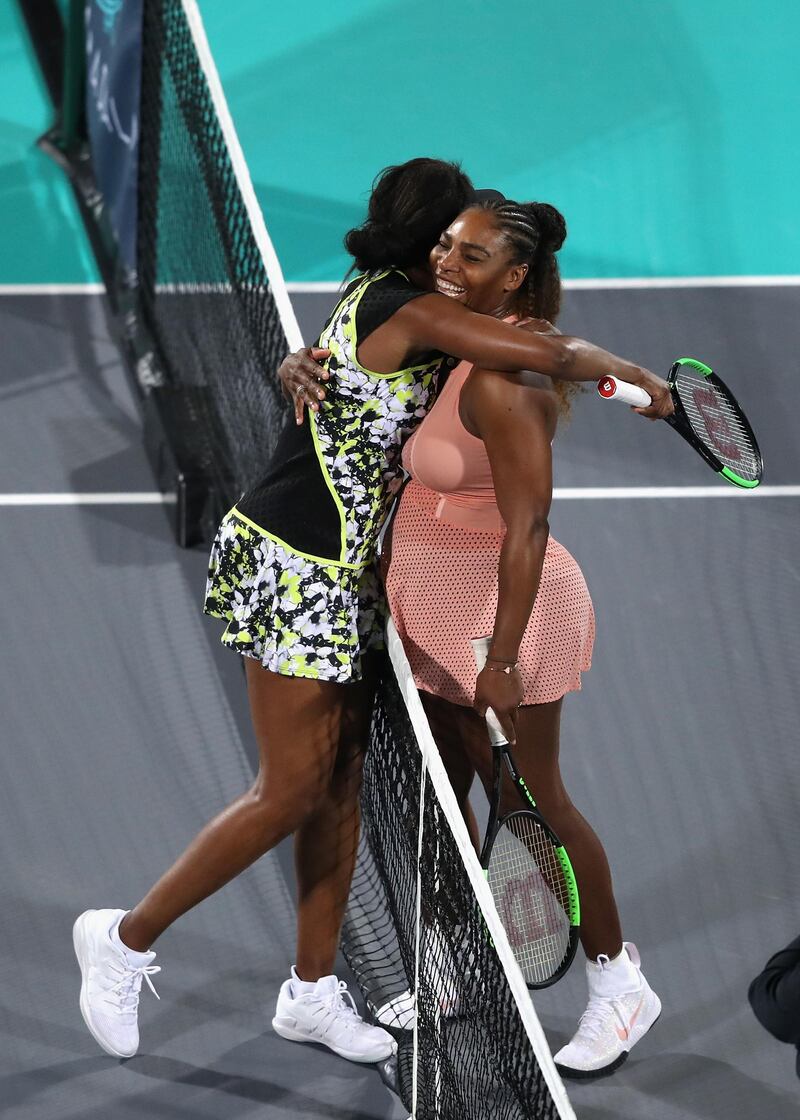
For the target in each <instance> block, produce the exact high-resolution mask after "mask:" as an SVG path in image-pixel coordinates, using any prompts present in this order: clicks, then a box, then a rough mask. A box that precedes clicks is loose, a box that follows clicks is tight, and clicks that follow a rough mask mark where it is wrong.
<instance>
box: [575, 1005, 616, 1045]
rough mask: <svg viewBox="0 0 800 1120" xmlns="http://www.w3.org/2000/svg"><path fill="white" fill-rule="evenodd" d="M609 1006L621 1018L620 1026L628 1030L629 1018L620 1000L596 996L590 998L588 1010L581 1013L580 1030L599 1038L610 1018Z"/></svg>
mask: <svg viewBox="0 0 800 1120" xmlns="http://www.w3.org/2000/svg"><path fill="white" fill-rule="evenodd" d="M609 1007H611V1009H612V1010H613V1011H614V1013H615V1014H616V1016H617V1018H618V1019H619V1022H620V1026H622V1027H623V1028H624V1029H625V1030H626V1031H627V1029H628V1019H627V1016H626V1015H625V1012H624V1010H623V1008H622V1004H621V1003H620V1002H619V1000H616V999H613V998H607V997H605V998H600V997H597V996H595V997H593V998H592V999H590V1000H589V1004H588V1006H587V1008H586V1010H585V1011H584V1013H583V1015H581V1019H580V1028H579V1029H580V1032H581V1033H582V1034H584V1035H586V1036H588V1038H590V1039H592V1040H594V1039H597V1038H599V1037H600V1035H601V1033H602V1030H603V1027H604V1026H605V1024H606V1022H607V1020H608V1009H609Z"/></svg>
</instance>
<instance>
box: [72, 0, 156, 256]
mask: <svg viewBox="0 0 800 1120" xmlns="http://www.w3.org/2000/svg"><path fill="white" fill-rule="evenodd" d="M142 4H143V0H87V3H86V8H85V18H86V123H87V129H88V134H89V145H90V148H91V153H92V164H93V168H94V175H95V180H96V182H97V185H98V187H99V188H100V191H101V192H102V195H103V199H104V201H105V205H106V211H107V214H108V217H109V220H110V223H111V227H112V229H113V231H114V235H115V237H116V240H117V246H118V248H119V255H120V258H121V260H122V262H123V264H124V265H125V266H126V267H127V268H129V269H131V270H133V269H135V268H136V217H137V215H136V177H137V167H138V155H139V89H140V85H141V62H142Z"/></svg>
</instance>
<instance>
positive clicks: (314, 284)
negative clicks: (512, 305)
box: [0, 275, 800, 296]
mask: <svg viewBox="0 0 800 1120" xmlns="http://www.w3.org/2000/svg"><path fill="white" fill-rule="evenodd" d="M563 284H564V287H565V288H566V289H567V290H570V289H572V290H573V291H602V290H605V289H623V288H631V289H648V288H796V287H798V286H800V276H788V275H787V276H621V277H616V278H614V277H611V278H598V279H583V280H564V281H563ZM341 287H342V281H341V280H308V281H291V282H289V283H287V285H286V289H287V291H288V292H290V293H298V294H300V295H303V294H311V293H313V292H338V291H339V290H340V288H341ZM104 291H105V288H104V286H103V285H102V284H98V283H91V284H0V296H27V295H33V296H38V295H41V296H70V295H97V294H100V293H102V292H104Z"/></svg>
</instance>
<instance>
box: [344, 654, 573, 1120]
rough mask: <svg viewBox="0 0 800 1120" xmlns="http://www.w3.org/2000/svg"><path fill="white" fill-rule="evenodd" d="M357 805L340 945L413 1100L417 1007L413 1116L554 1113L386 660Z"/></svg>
mask: <svg viewBox="0 0 800 1120" xmlns="http://www.w3.org/2000/svg"><path fill="white" fill-rule="evenodd" d="M421 795H422V798H423V820H422V857H421V860H420V867H421V892H420V897H421V899H422V905H421V908H420V921H419V927H418V924H417V874H416V869H417V852H418V850H419V848H418V843H419V822H420V800H421ZM362 813H363V831H362V836H361V844H360V848H359V856H358V864H357V867H356V872H355V876H354V880H353V887H352V890H351V895H350V902H349V906H348V911H347V916H346V919H345V926H344V931H343V937H342V949H343V952H344V955H345V957H346V959H347V962H348V964H349V965H350V968H351V969H352V970H353V972H354V973H355V976H356V978H357V980H358V983H359V987H360V988H361V990H362V992H363V994H364V996H365V998H366V1000H367V1003H368V1006H369V1008H370V1010H371V1011H372V1013H373V1016H374V1017H377V1018H378V1019H379V1020H380V1021H381V1022H383V1023H384V1024H385V1025H386V1026H387V1027H389V1028H390V1029H392V1031H393V1033H394V1034H395V1037H396V1038H397V1039H398V1044H399V1049H398V1057H397V1066H396V1070H395V1071H394V1076H395V1079H396V1085H397V1089H398V1091H399V1093H400V1095H401V1097H402V1098H403V1102H404V1104H405V1105H406V1106H407V1107H408V1108H409V1109H411V1108H412V1107H413V1105H414V1102H413V1080H414V1074H413V1065H414V1034H413V1030H412V1027H413V1017H414V1015H415V1014H418V1015H419V1024H418V1042H417V1048H416V1050H417V1059H416V1063H417V1074H416V1081H417V1101H416V1110H415V1115H416V1117H417V1120H434V1118H436V1120H469V1118H473V1117H474V1118H475V1120H478V1118H479V1117H480V1118H484V1117H487V1116H491V1117H492V1120H506V1118H507V1120H512V1118H513V1120H537V1118H553V1120H555V1118H556V1117H557V1116H558V1112H557V1109H556V1106H555V1104H554V1102H553V1099H552V1097H551V1095H550V1092H549V1090H548V1088H547V1086H546V1084H545V1082H544V1079H543V1077H542V1073H541V1070H540V1068H539V1065H538V1063H537V1061H536V1057H535V1054H534V1051H533V1048H532V1046H531V1043H530V1041H529V1039H528V1036H527V1034H526V1031H525V1028H524V1026H523V1024H522V1020H521V1019H520V1016H519V1012H518V1010H517V1007H516V1004H515V1002H514V998H513V996H512V993H511V989H510V987H509V985H508V981H507V978H506V975H505V972H504V969H503V966H502V964H501V963H500V961H499V959H498V957H497V954H496V953H495V950H494V947H493V945H492V942H491V939H490V938H489V935H488V933H487V931H486V926H485V924H484V920H483V917H482V914H481V910H480V908H479V905H478V901H477V899H476V897H475V893H474V891H473V888H472V886H471V884H470V881H469V878H468V874H467V870H466V867H465V865H464V862H463V859H462V857H461V854H460V852H459V850H458V847H457V844H456V840H455V837H454V835H453V832H452V830H451V829H450V826H449V824H448V822H447V820H446V818H445V816H444V813H443V811H442V809H441V806H440V804H439V801H438V799H437V796H436V793H435V791H434V789H433V787H432V785H431V781H430V778H427V779H426V781H425V782H424V784H423V778H422V756H421V753H420V750H419V747H418V745H417V741H416V738H415V736H414V730H413V727H412V725H411V722H410V719H409V716H408V712H407V710H406V707H405V704H404V702H403V699H402V695H401V693H400V688H399V685H398V682H397V679H396V677H395V675H394V672H393V670H392V667H391V665H390V664H389V663H388V661H387V663H386V668H385V671H384V673H383V674H382V683H381V685H380V688H379V693H378V698H377V701H376V707H375V712H374V716H373V722H372V729H371V734H370V745H369V753H368V755H367V762H366V767H365V773H364V787H363V794H362ZM418 928H419V958H418V963H417V964H416V975H417V983H416V985H415V962H416V961H417V954H416V946H417V936H418V934H417V929H418ZM415 987H416V989H417V993H418V995H417V998H416V1000H414V999H413V996H412V993H413V991H414V990H415Z"/></svg>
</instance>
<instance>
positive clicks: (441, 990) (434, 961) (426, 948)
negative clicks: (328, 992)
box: [374, 924, 463, 1031]
mask: <svg viewBox="0 0 800 1120" xmlns="http://www.w3.org/2000/svg"><path fill="white" fill-rule="evenodd" d="M423 934H424V936H423V940H422V943H421V946H420V952H421V963H422V965H423V973H422V979H423V981H424V983H425V985H426V986H427V987H428V988H429V990H432V991H433V992H435V993H436V996H437V997H438V1000H439V1010H440V1012H441V1013H442V1015H444V1016H445V1017H446V1018H454V1017H455V1016H457V1015H459V1014H460V1013H461V991H460V980H461V978H462V976H463V964H462V966H461V967H459V965H458V964H457V963H456V960H455V958H454V956H453V954H452V953H451V951H450V949H449V947H448V944H447V941H446V940H445V937H444V935H443V934H442V932H441V930H440V929H439V927H438V926H437V925H435V924H433V925H430V926H425V927H424V930H423ZM374 1014H375V1018H376V1019H377V1020H378V1022H379V1023H383V1024H384V1026H387V1027H394V1028H395V1029H397V1030H403V1031H411V1030H413V1029H414V1024H415V1022H416V1018H417V1001H416V998H415V996H414V993H413V992H412V991H409V990H406V991H405V992H401V993H400V994H399V995H396V996H392V998H391V999H390V1000H388V1001H387V1002H386V1003H384V1004H382V1005H381V1006H380V1007H378V1008H377V1009H376V1010H375V1011H374Z"/></svg>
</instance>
